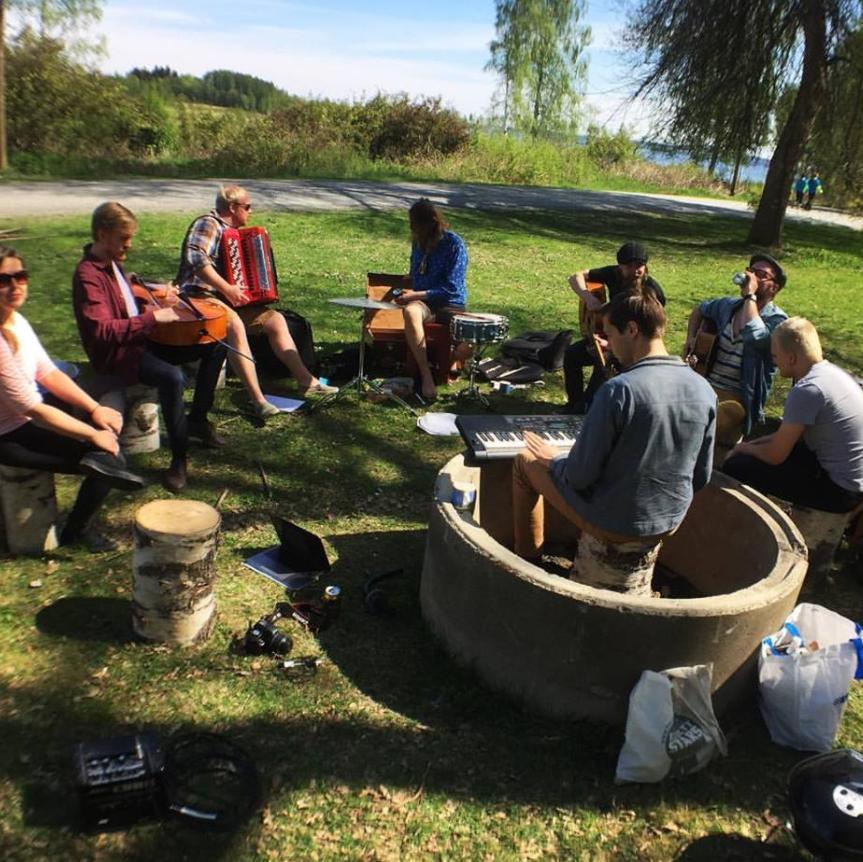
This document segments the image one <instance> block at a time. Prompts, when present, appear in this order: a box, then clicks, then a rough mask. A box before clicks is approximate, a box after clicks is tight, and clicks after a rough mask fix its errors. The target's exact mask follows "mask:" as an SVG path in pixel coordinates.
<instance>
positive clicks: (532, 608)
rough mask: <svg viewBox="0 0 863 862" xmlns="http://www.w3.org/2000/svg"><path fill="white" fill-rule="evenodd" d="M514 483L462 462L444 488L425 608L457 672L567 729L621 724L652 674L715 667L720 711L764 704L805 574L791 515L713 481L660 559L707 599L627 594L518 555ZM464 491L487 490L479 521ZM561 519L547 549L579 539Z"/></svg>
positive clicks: (445, 474) (494, 468)
mask: <svg viewBox="0 0 863 862" xmlns="http://www.w3.org/2000/svg"><path fill="white" fill-rule="evenodd" d="M509 471H510V462H492V463H490V464H487V465H483V467H482V470H480V469H479V468H476V467H469V466H467V465H466V464H465V462H464V457H463V456H462V455H458V456H456V457H455V458H453V459H451V460H450V461H449V462H448V463H447V464H446V466H445V467H444V468H443V469H442V470H441V471H440V473H439V474H438V477H437V480H436V483H435V502H434V503H433V505H432V512H431V519H430V523H429V530H428V538H427V543H426V552H425V560H424V565H423V573H422V582H421V587H420V601H421V605H422V611H423V616H424V617H425V619H426V621H427V622H428V624H429V626H430V627H431V629H432V631H433V632H434V633H435V634H436V635H437V636H438V637H439V638H440V640H441V641H442V642H443V644H444V646H445V648H446V649H447V651H448V652H449V653H450V654H451V655H452V656H453V658H454V659H456V661H458V662H459V663H460V664H462V665H465V666H468V667H470V668H471V669H473V670H474V671H475V672H476V674H477V675H478V676H479V677H480V678H481V679H482V680H483V681H484V682H485V683H486V684H487V685H488V686H489V687H491V688H494V689H497V690H499V691H502V692H504V693H506V694H509V695H511V696H512V697H514V698H515V699H517V700H519V701H521V702H523V703H524V704H525V705H526V706H528V707H529V708H530V709H531V710H533V711H535V712H538V713H540V714H544V715H547V716H551V717H554V718H561V719H574V718H593V719H599V720H602V721H606V722H611V723H622V722H623V721H624V720H625V718H626V711H627V706H628V701H629V693H630V691H631V689H632V687H633V686H634V685H635V683H636V682H637V680H638V678H639V676H640V674H641V672H642V671H643V670H645V669H651V670H662V669H664V668H669V667H678V666H682V665H694V664H702V663H708V662H712V664H713V688H714V702H715V704H716V707H717V710H718V711H720V712H721V711H722V710H723V709H725V708H727V707H728V706H730V705H732V704H734V703H738V702H739V701H740V700H741V699H743V698H745V697H747V696H752V695H754V693H755V683H754V673H753V670H754V665H755V657H756V654H757V649H758V645H759V643H760V641H761V638H762V637H764V636H765V635H766V634H768V633H770V632H771V631H774V630H775V629H777V628H779V627H780V626H781V625H782V622H783V621H784V619H785V617H786V616H787V614H788V612H789V611H790V610H791V609H792V608H793V607H794V604H795V602H796V599H797V595H798V593H799V592H800V588H801V586H802V584H803V579H804V577H805V575H806V565H807V563H806V546H805V544H804V542H803V538H802V536H801V535H800V532H799V531H798V529H797V528H796V527H795V526H794V524H793V522H792V521H791V520H790V519H789V518H788V516H787V515H785V514H784V513H783V512H782V511H781V509H779V508H778V507H777V506H775V505H774V504H773V503H772V502H770V500H768V499H767V498H766V497H764V496H763V495H761V494H758V493H757V492H756V491H753V490H752V489H751V488H748V487H746V486H743V485H741V484H740V483H738V482H737V481H736V480H734V479H731V478H729V477H727V476H724V475H722V474H714V478H713V479H712V481H711V483H710V484H709V485H708V486H707V487H706V488H704V489H703V490H702V491H701V492H699V494H697V495H696V498H695V500H694V501H693V504H692V507H691V508H690V511H689V513H688V514H687V516H686V519H685V520H684V522H683V524H682V525H681V526H680V528H679V529H678V530H677V532H676V533H675V534H673V535H672V536H670V537H669V538H668V539H666V541H665V543H664V544H663V548H662V551H661V553H660V556H659V563H660V564H661V565H663V566H664V567H665V568H666V570H669V571H672V572H674V573H675V574H676V575H679V576H682V577H684V578H686V580H688V581H689V582H690V583H691V584H692V585H693V586H694V587H695V588H697V591H698V592H699V593H700V595H701V596H703V597H699V598H677V599H676V598H665V599H663V598H649V597H636V596H627V595H621V594H619V593H613V592H610V591H607V590H599V589H594V588H592V587H588V586H586V585H583V584H579V583H577V582H575V581H570V580H568V579H566V578H562V577H558V576H556V575H552V574H549V573H547V572H546V571H545V570H543V569H541V568H540V567H538V566H535V565H533V564H531V563H528V562H527V561H525V560H523V559H521V558H520V557H518V556H516V555H515V554H514V553H513V552H512V551H511V550H509V549H508V548H507V547H506V545H507V544H510V545H511V490H510V488H509ZM453 482H472V483H473V484H475V485H476V486H477V487H478V489H479V491H478V495H477V503H476V506H475V508H474V510H473V512H465V511H459V510H457V509H455V508H454V507H453V506H452V504H451V503H450V502H449V499H450V496H451V487H452V483H453ZM549 510H550V507H546V512H547V515H546V519H547V538H549V539H553V538H555V536H554V534H555V532H559V531H561V530H563V531H566V530H571V527H570V526H569V525H567V524H565V522H563V519H560V518H557V519H555V517H554V514H556V513H554V514H552V512H550V511H549ZM555 521H557V522H558V523H557V524H556V523H555Z"/></svg>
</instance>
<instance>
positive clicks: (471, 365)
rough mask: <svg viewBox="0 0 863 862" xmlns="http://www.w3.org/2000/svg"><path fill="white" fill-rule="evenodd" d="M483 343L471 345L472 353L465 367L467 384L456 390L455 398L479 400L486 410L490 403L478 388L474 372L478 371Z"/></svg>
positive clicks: (483, 347)
mask: <svg viewBox="0 0 863 862" xmlns="http://www.w3.org/2000/svg"><path fill="white" fill-rule="evenodd" d="M485 347H486V345H485V344H474V345H473V353H472V354H471V356H470V359H468V360H467V369H468V375H469V376H468V384H467V386H465V387H464V389H460V390H459V391H458V392H456V395H455V397H456V400H458V399H460V398H472V399H473V400H474V401H479V403H480V404H482V406H483V407H485V408H486V410H488V409H489V408H490V407H491V403H490V402H489V400H488V398H486V397H485V395H483V394H482V392H481V391H480V388H479V384H478V383H477V382H476V373H477V371H479V361H480V357H481V356H482V352H483V350H484V349H485Z"/></svg>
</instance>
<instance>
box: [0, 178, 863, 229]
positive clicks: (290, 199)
mask: <svg viewBox="0 0 863 862" xmlns="http://www.w3.org/2000/svg"><path fill="white" fill-rule="evenodd" d="M217 185H218V181H217V180H158V179H152V180H151V179H128V180H68V181H64V182H45V183H42V182H9V183H2V184H0V218H4V219H14V220H16V221H19V222H20V221H21V220H22V219H25V218H27V217H31V216H52V215H85V214H89V213H90V212H92V210H93V209H94V207H96V206H97V205H98V204H100V203H101V202H102V201H106V200H119V201H122V202H123V203H125V204H126V205H127V206H128V207H129V208H130V209H131V210H132V211H133V212H136V213H145V212H166V211H176V212H189V213H198V212H201V211H203V210H206V209H209V208H210V207H211V206H212V200H213V195H214V191H215V189H216V187H217ZM243 185H244V186H245V187H246V188H248V189H249V191H250V192H251V193H252V195H253V197H254V201H255V206H256V209H259V210H306V211H317V212H320V211H326V210H344V209H369V210H385V209H394V208H396V209H398V208H403V207H405V206H408V205H410V203H411V202H412V201H414V200H416V198H417V197H419V196H420V195H426V196H427V197H429V198H431V199H432V200H433V201H435V202H437V203H440V204H441V205H443V206H446V207H454V208H467V209H552V210H581V211H600V212H601V211H603V210H606V211H608V210H611V211H617V210H631V209H637V210H639V211H641V212H648V213H671V214H676V215H683V216H686V215H704V214H715V215H733V216H739V217H741V218H744V217H748V216H751V212H752V211H751V210H749V209H748V208H747V207H746V205H745V204H743V203H740V202H738V201H731V200H712V199H707V198H688V197H674V196H671V195H651V194H640V193H630V192H592V191H581V190H578V189H556V188H534V187H524V186H492V185H448V184H446V183H373V182H361V181H356V182H354V181H346V180H245V181H243ZM787 218H789V219H795V220H797V219H800V220H807V221H813V222H826V223H829V224H838V225H844V226H846V227H851V228H854V229H856V230H863V218H860V217H855V216H849V215H846V214H844V213H838V212H831V211H828V210H814V211H811V212H805V211H801V210H795V209H791V208H789V210H788V215H787Z"/></svg>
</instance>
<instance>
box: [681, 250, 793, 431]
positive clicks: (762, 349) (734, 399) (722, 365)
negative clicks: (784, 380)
mask: <svg viewBox="0 0 863 862" xmlns="http://www.w3.org/2000/svg"><path fill="white" fill-rule="evenodd" d="M744 275H745V279H744V280H743V283H742V284H741V285H740V296H739V297H733V296H726V297H720V298H719V299H709V300H707V301H706V302H702V303H701V304H700V305H697V306H695V308H694V309H693V310H692V314H690V316H689V326H688V329H687V333H686V345H685V346H684V356H685V357H687V359H689V358H690V356H691V354H692V351H693V349H694V345H695V336H696V334H697V332H698V329H699V327H700V326H701V324H702V322H703V321H705V320H707V321H710V323H711V324H713V328H714V330H715V332H716V334H717V348H716V358H715V360H714V362H713V364H712V365H711V367H710V370H709V372H708V375H707V379H708V381H709V382H710V384H711V385H712V386H713V388H714V390H715V391H716V396H717V398H718V399H719V413H718V416H717V428H716V442H717V443H718V444H722V445H724V446H733V445H734V444H735V443H736V442H737V440H738V439H739V437H740V435H741V434H748V433H749V432H750V431H751V430H752V426H753V425H756V424H757V423H758V422H763V421H764V405H765V404H766V403H767V397H768V396H769V395H770V387H771V386H772V384H773V375H774V372H775V371H776V366H775V365H774V363H773V360H772V358H771V356H770V333H771V332H773V330H774V329H775V328H776V327H777V326H779V324H780V323H782V321H783V320H787V319H788V315H787V314H786V313H785V312H784V311H783V310H782V309H781V308H779V306H778V305H775V304H774V302H773V299H774V297H775V296H776V294H777V293H779V291H780V290H782V288H783V287H784V286H785V283H786V281H787V280H788V279H787V276H786V275H785V272H784V271H783V269H782V267H781V266H780V265H779V264H778V263H777V262H776V261H775V260H774V259H773V258H772V257H771V256H770V255H769V254H764V253H762V252H759V253H758V254H754V255H752V257H751V258H750V260H749V268H748V269H747V270H746V272H745V273H744Z"/></svg>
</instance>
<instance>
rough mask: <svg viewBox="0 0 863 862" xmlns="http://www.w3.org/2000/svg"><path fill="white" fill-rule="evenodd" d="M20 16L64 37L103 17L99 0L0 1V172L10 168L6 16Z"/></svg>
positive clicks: (46, 30) (44, 30) (42, 31)
mask: <svg viewBox="0 0 863 862" xmlns="http://www.w3.org/2000/svg"><path fill="white" fill-rule="evenodd" d="M13 9H14V10H15V11H16V12H19V13H20V14H21V15H22V16H23V17H24V19H25V20H27V19H32V18H35V20H36V21H37V22H38V26H39V31H40V32H41V33H42V35H43V36H44V35H46V34H47V33H48V32H56V33H59V35H61V36H62V37H67V36H68V35H69V34H70V33H71V32H73V31H74V30H76V29H77V28H79V27H81V26H87V25H88V24H91V23H93V22H94V21H97V20H98V19H99V18H100V17H101V15H102V0H0V171H5V170H6V169H7V168H8V167H9V162H8V153H7V148H6V15H7V13H8V12H9V11H11V10H13Z"/></svg>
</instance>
